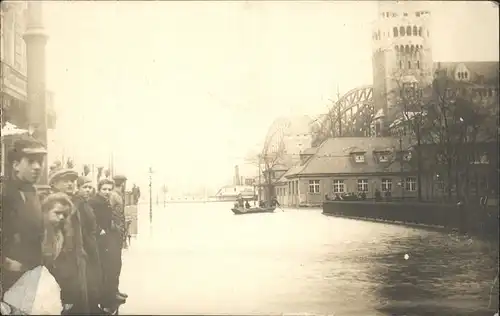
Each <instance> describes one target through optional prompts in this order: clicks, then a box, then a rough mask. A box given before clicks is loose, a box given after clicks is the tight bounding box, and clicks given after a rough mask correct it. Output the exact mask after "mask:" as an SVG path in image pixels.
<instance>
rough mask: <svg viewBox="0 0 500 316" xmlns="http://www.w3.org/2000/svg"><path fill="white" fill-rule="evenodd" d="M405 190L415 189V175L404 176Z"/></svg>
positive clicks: (411, 190) (412, 190)
mask: <svg viewBox="0 0 500 316" xmlns="http://www.w3.org/2000/svg"><path fill="white" fill-rule="evenodd" d="M405 190H406V191H410V192H414V191H417V178H415V177H409V178H406V182H405Z"/></svg>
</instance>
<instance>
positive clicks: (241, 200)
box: [236, 193, 243, 207]
mask: <svg viewBox="0 0 500 316" xmlns="http://www.w3.org/2000/svg"><path fill="white" fill-rule="evenodd" d="M236 200H237V201H238V206H240V207H243V196H242V195H241V193H239V194H238V196H237V197H236Z"/></svg>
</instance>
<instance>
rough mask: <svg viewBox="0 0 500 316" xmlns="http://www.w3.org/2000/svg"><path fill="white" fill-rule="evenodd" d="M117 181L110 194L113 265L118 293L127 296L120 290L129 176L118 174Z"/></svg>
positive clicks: (114, 178) (115, 177) (123, 296)
mask: <svg viewBox="0 0 500 316" xmlns="http://www.w3.org/2000/svg"><path fill="white" fill-rule="evenodd" d="M113 180H114V182H115V187H114V189H113V191H112V192H111V194H110V196H109V202H110V204H111V208H112V209H113V224H114V226H115V228H116V231H115V234H116V247H117V249H116V252H113V253H114V254H116V256H115V260H113V265H115V270H114V271H115V273H114V279H113V280H114V283H113V285H114V286H115V287H116V293H117V295H118V296H119V297H122V298H127V294H125V293H123V292H120V290H119V284H120V274H121V269H122V249H123V244H124V240H125V239H126V236H125V235H126V229H125V227H126V226H125V225H126V223H125V197H124V193H125V185H126V182H127V177H125V176H124V175H116V176H114V177H113Z"/></svg>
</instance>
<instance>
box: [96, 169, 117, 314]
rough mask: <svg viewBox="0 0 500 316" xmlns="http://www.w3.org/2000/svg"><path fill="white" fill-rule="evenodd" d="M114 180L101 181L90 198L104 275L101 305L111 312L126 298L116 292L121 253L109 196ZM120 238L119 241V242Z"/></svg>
mask: <svg viewBox="0 0 500 316" xmlns="http://www.w3.org/2000/svg"><path fill="white" fill-rule="evenodd" d="M113 187H114V182H113V181H112V180H109V179H103V180H101V181H99V183H98V185H97V194H96V195H95V196H93V197H91V198H90V200H89V203H90V206H91V207H92V209H93V210H94V214H95V216H96V221H97V231H98V237H97V244H98V247H99V257H100V260H101V268H102V275H103V287H102V291H101V300H100V301H101V307H102V309H103V310H104V311H105V312H107V313H111V312H112V311H113V310H115V309H116V307H117V306H118V305H119V304H123V303H124V302H125V298H124V297H122V296H120V295H118V294H117V293H116V284H115V276H116V267H117V265H116V262H115V261H116V257H117V254H119V250H120V242H119V239H117V238H116V236H117V234H118V235H119V233H120V232H119V230H118V229H117V228H116V227H115V225H114V224H113V210H112V208H111V205H110V201H109V197H110V194H111V191H112V190H113ZM117 240H118V242H117Z"/></svg>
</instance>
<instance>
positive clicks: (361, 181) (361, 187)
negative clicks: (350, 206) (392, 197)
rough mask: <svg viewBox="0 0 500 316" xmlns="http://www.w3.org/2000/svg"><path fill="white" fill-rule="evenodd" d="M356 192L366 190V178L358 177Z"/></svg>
mask: <svg viewBox="0 0 500 316" xmlns="http://www.w3.org/2000/svg"><path fill="white" fill-rule="evenodd" d="M358 192H368V179H358Z"/></svg>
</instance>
